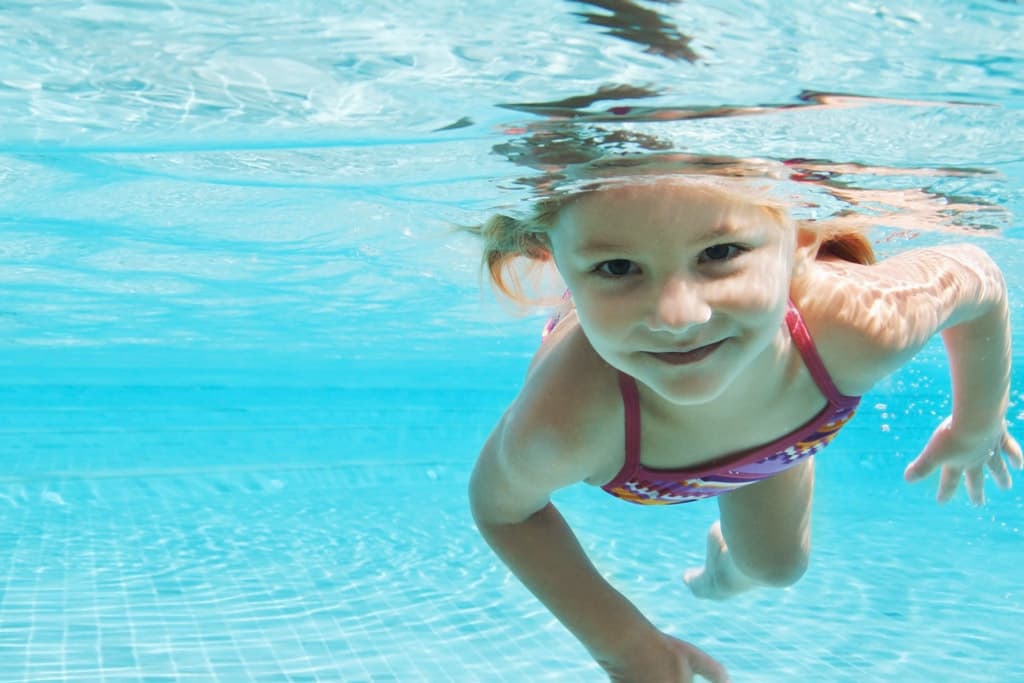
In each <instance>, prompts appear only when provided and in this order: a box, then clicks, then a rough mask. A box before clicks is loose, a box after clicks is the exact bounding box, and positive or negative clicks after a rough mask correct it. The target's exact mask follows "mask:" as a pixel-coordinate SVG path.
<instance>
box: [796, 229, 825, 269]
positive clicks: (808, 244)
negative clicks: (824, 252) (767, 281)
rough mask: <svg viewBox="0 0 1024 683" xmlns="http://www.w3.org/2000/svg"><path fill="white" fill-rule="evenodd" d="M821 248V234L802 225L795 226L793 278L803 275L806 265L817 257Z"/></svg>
mask: <svg viewBox="0 0 1024 683" xmlns="http://www.w3.org/2000/svg"><path fill="white" fill-rule="evenodd" d="M820 246H821V233H819V232H818V231H817V230H813V229H811V228H808V227H807V226H805V225H804V224H803V223H797V224H796V252H795V254H794V256H793V277H799V276H801V275H803V273H804V271H805V270H806V268H807V265H808V264H810V263H812V262H813V261H814V259H816V258H817V256H818V248H819V247H820Z"/></svg>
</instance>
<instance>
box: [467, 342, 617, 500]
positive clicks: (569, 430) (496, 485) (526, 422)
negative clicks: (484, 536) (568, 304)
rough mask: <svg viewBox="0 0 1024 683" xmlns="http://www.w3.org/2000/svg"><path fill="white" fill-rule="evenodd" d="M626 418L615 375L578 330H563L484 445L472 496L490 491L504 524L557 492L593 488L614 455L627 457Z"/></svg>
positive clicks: (541, 354)
mask: <svg viewBox="0 0 1024 683" xmlns="http://www.w3.org/2000/svg"><path fill="white" fill-rule="evenodd" d="M560 327H561V326H560ZM621 412H622V408H621V398H620V397H619V390H618V379H617V374H616V372H615V370H614V369H613V368H611V367H610V366H608V365H607V364H606V363H605V362H604V361H603V360H601V358H600V357H599V356H597V354H596V353H595V352H594V351H593V349H592V348H591V347H590V345H589V343H588V342H587V341H586V339H585V337H584V336H583V334H582V332H581V331H579V329H578V327H577V328H576V330H575V331H574V330H571V329H570V330H564V329H563V330H562V332H561V333H560V334H559V335H558V337H556V338H549V339H548V341H547V342H546V343H545V344H544V348H542V349H541V351H540V352H539V353H538V357H537V359H535V361H534V363H533V364H532V365H531V368H530V371H529V373H528V374H527V377H526V380H525V382H524V384H523V387H522V389H521V390H520V392H519V395H518V396H517V397H516V399H515V400H514V401H513V402H512V404H511V405H510V406H509V407H508V409H507V410H506V411H505V414H504V415H503V416H502V418H501V420H500V421H499V423H498V425H497V426H496V427H495V429H494V431H493V432H492V434H491V436H490V438H489V439H488V441H487V443H486V444H485V446H484V449H483V451H482V452H481V454H480V458H479V460H478V462H477V466H476V468H475V470H474V477H473V482H472V483H471V489H472V488H477V489H480V488H483V489H486V495H487V497H488V498H490V502H489V503H487V505H488V506H489V507H492V508H494V509H495V512H496V513H497V514H499V515H500V516H503V517H506V516H507V517H509V518H517V517H523V516H524V515H525V516H528V514H530V513H532V512H534V511H536V510H537V509H540V507H542V506H543V504H545V503H546V502H547V500H548V496H549V495H550V493H552V492H553V491H555V490H557V489H560V488H564V487H566V486H569V485H571V484H574V483H578V482H581V481H587V480H590V479H592V478H593V477H594V476H595V474H596V473H598V472H600V471H604V470H606V469H607V464H606V463H607V460H608V458H610V457H614V455H615V454H618V455H619V456H620V457H621V453H618V451H615V450H614V448H613V445H618V446H619V450H620V451H621V443H622V438H621V432H622V425H621ZM616 414H617V415H618V416H619V419H618V420H616V419H611V418H612V416H613V415H616ZM616 437H617V438H616ZM481 493H483V491H479V490H478V491H477V494H478V497H479V494H481ZM497 508H501V509H500V510H499V509H497Z"/></svg>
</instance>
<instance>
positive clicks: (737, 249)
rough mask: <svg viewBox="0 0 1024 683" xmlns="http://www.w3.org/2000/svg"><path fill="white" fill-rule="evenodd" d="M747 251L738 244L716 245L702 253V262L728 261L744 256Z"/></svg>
mask: <svg viewBox="0 0 1024 683" xmlns="http://www.w3.org/2000/svg"><path fill="white" fill-rule="evenodd" d="M744 251H746V249H744V248H743V247H741V246H739V245H738V244H716V245H714V246H711V247H708V248H707V249H705V250H704V251H702V252H701V253H700V261H702V262H703V261H728V260H729V259H733V258H736V257H737V256H739V255H740V254H742V253H743V252H744Z"/></svg>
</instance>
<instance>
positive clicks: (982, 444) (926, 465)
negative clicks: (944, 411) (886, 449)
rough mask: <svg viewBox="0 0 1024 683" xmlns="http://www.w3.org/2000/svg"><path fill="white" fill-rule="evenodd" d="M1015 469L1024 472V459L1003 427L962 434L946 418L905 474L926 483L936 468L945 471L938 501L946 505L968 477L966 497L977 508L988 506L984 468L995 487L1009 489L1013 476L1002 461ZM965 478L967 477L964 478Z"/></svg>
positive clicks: (941, 480) (1004, 426) (1018, 446)
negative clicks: (991, 430) (990, 476)
mask: <svg viewBox="0 0 1024 683" xmlns="http://www.w3.org/2000/svg"><path fill="white" fill-rule="evenodd" d="M1004 453H1005V454H1006V460H1007V461H1009V462H1010V463H1011V464H1012V465H1013V466H1014V467H1015V468H1016V469H1018V470H1019V469H1022V468H1024V455H1022V454H1021V450H1020V444H1018V443H1017V440H1016V439H1014V438H1013V437H1012V436H1010V433H1009V432H1008V431H1006V424H1005V423H1004V424H1003V426H1002V427H1001V428H1000V429H997V430H995V431H994V432H992V433H989V434H987V435H986V434H966V433H964V434H961V433H958V432H957V430H955V429H954V428H953V421H952V418H949V417H947V418H946V419H945V420H944V421H943V422H942V424H941V425H939V427H938V429H936V430H935V432H934V433H933V434H932V438H931V439H929V441H928V445H927V446H925V447H924V450H923V451H921V454H920V455H919V456H917V459H915V460H914V462H912V463H910V465H908V466H907V469H906V471H905V472H904V473H903V476H904V478H905V479H906V480H907V481H908V482H910V483H913V482H916V481H920V480H921V479H924V478H925V477H927V476H928V475H929V474H931V472H932V470H934V469H935V468H936V467H939V466H941V467H942V476H941V477H940V479H939V494H938V500H939V502H940V503H945V502H946V501H948V500H949V499H950V498H952V497H953V494H954V493H956V489H957V487H958V486H959V485H960V478H961V477H965V480H966V486H967V495H968V497H970V499H971V502H972V503H974V504H975V505H982V504H984V503H985V467H986V466H987V467H988V469H989V471H990V472H991V473H992V479H993V480H995V482H996V486H998V487H999V488H1003V489H1008V488H1010V486H1011V485H1012V482H1011V481H1010V472H1009V471H1008V470H1007V468H1006V462H1004V461H1003V454H1004ZM965 475H966V476H965Z"/></svg>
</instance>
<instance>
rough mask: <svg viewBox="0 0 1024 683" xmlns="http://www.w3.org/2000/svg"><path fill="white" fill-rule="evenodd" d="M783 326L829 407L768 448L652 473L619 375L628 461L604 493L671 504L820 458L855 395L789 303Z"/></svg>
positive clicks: (625, 379)
mask: <svg viewBox="0 0 1024 683" xmlns="http://www.w3.org/2000/svg"><path fill="white" fill-rule="evenodd" d="M786 326H787V327H788V328H789V333H790V335H791V336H792V338H793V342H794V343H795V344H796V348H797V350H798V351H799V352H800V356H801V357H802V358H803V361H804V365H806V366H807V369H808V371H810V373H811V377H813V378H814V382H815V384H817V385H818V389H820V390H821V393H822V394H824V395H825V398H826V399H827V400H828V404H827V405H826V406H825V407H824V408H822V409H821V411H820V412H819V413H818V414H817V415H816V416H814V417H813V418H811V420H810V421H809V422H807V423H806V424H805V425H804V426H802V427H800V428H799V429H797V430H795V431H793V432H791V433H789V434H787V435H786V436H783V437H781V438H779V439H776V440H775V441H772V442H771V443H769V444H766V445H764V446H761V447H759V448H754V449H751V450H748V451H742V452H740V453H734V454H732V455H728V456H725V457H723V458H720V459H719V460H717V461H715V462H713V463H710V464H708V465H703V466H701V467H695V468H690V469H675V470H660V469H659V470H655V469H650V468H647V467H644V466H643V465H642V464H641V463H640V398H639V394H638V393H637V386H636V380H635V379H633V378H632V377H630V376H629V375H626V374H624V373H619V390H620V391H621V393H622V402H623V406H624V408H625V414H626V417H625V423H626V461H625V464H624V465H623V467H622V469H621V470H620V471H619V473H618V474H617V475H615V478H614V479H612V480H611V481H610V482H608V483H607V484H605V485H604V486H602V487H601V488H603V489H604V490H605V491H607V492H608V493H610V494H612V495H613V496H616V497H617V498H622V499H623V500H626V501H629V502H631V503H638V504H641V505H674V504H676V503H689V502H692V501H695V500H701V499H703V498H711V497H712V496H717V495H720V494H722V493H728V492H729V491H733V490H735V489H738V488H740V487H741V486H746V485H747V484H752V483H754V482H756V481H761V480H762V479H767V478H769V477H772V476H775V475H776V474H779V473H780V472H784V471H785V470H787V469H789V468H790V467H792V466H793V465H795V464H797V463H798V462H801V461H803V460H804V459H806V458H809V457H810V456H812V455H814V454H815V453H818V452H819V451H821V450H822V449H824V448H825V446H827V445H828V444H829V442H831V441H832V439H833V438H835V436H836V433H837V432H838V431H839V430H840V429H841V428H842V426H843V425H845V424H846V422H847V421H848V420H849V419H850V418H851V417H853V413H854V411H855V410H856V409H857V405H858V404H859V403H860V397H858V396H846V395H845V394H841V393H839V390H838V389H837V388H836V386H835V384H834V383H833V382H832V378H831V377H830V376H829V374H828V371H827V370H826V369H825V366H824V364H823V363H822V362H821V357H820V356H819V355H818V351H817V349H816V348H815V346H814V341H813V340H812V339H811V336H810V334H809V333H808V332H807V328H806V327H805V326H804V321H803V318H801V317H800V313H799V311H797V309H796V308H795V307H794V306H793V305H792V304H790V307H789V310H788V312H787V313H786Z"/></svg>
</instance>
